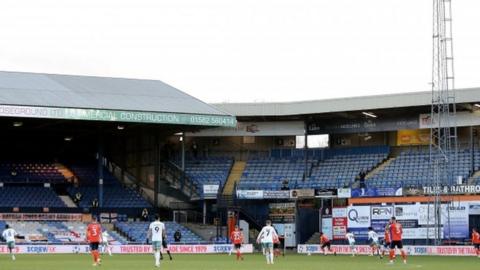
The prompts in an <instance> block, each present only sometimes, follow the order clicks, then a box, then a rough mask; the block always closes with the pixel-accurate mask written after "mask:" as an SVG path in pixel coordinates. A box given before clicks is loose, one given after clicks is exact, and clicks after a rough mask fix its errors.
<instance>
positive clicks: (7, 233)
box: [2, 225, 18, 261]
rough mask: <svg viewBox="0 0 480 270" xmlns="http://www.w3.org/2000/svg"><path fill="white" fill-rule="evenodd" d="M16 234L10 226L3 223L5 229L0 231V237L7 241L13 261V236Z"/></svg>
mask: <svg viewBox="0 0 480 270" xmlns="http://www.w3.org/2000/svg"><path fill="white" fill-rule="evenodd" d="M17 235H18V233H17V232H16V231H15V230H14V229H12V228H10V226H9V225H5V230H4V231H3V233H2V237H3V239H5V242H7V247H8V251H9V252H10V255H12V260H13V261H15V255H14V254H13V249H14V248H15V236H17Z"/></svg>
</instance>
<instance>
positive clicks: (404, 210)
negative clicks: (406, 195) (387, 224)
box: [394, 204, 420, 220]
mask: <svg viewBox="0 0 480 270" xmlns="http://www.w3.org/2000/svg"><path fill="white" fill-rule="evenodd" d="M419 210H420V205H418V204H412V205H397V206H395V211H394V213H395V217H396V218H397V220H418V214H419Z"/></svg>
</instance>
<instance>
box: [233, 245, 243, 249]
mask: <svg viewBox="0 0 480 270" xmlns="http://www.w3.org/2000/svg"><path fill="white" fill-rule="evenodd" d="M233 246H234V247H235V249H240V248H241V247H242V244H235V245H233Z"/></svg>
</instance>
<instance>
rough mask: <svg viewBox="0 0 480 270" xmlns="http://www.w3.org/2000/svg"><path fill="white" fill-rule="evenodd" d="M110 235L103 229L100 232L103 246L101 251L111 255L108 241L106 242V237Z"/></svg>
mask: <svg viewBox="0 0 480 270" xmlns="http://www.w3.org/2000/svg"><path fill="white" fill-rule="evenodd" d="M109 237H110V235H109V234H108V232H107V231H106V230H105V231H103V232H102V247H103V252H104V253H105V252H108V255H110V256H112V249H111V247H110V243H108V238H109Z"/></svg>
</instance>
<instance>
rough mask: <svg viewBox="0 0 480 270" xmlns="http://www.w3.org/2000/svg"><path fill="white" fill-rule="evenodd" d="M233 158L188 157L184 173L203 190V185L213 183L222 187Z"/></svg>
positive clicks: (199, 189)
mask: <svg viewBox="0 0 480 270" xmlns="http://www.w3.org/2000/svg"><path fill="white" fill-rule="evenodd" d="M232 165H233V159H231V158H225V157H211V158H203V159H202V158H199V159H188V160H186V164H185V173H186V174H187V175H188V177H189V178H190V179H191V180H192V181H193V182H194V184H195V185H197V187H198V189H197V190H198V191H200V193H202V192H203V188H202V187H203V185H206V184H207V185H208V184H214V185H220V187H222V186H223V185H224V184H225V182H226V181H227V178H228V175H229V172H230V169H231V168H232Z"/></svg>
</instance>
